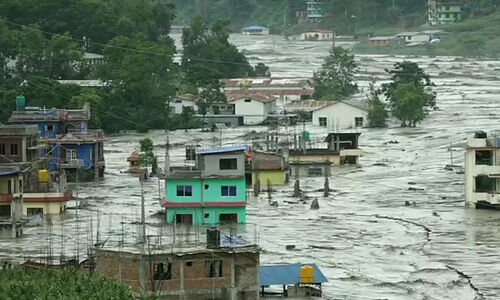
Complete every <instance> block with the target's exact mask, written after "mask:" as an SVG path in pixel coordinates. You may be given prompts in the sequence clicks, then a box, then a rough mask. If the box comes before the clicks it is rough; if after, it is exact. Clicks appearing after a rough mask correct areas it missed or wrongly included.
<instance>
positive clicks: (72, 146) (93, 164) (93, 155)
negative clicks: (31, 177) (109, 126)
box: [9, 97, 105, 180]
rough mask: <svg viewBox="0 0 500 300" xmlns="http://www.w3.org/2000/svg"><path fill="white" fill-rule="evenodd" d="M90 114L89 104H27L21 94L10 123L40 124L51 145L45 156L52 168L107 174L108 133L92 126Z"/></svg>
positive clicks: (42, 135)
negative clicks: (77, 106)
mask: <svg viewBox="0 0 500 300" xmlns="http://www.w3.org/2000/svg"><path fill="white" fill-rule="evenodd" d="M90 117H91V116H90V106H89V105H88V104H86V105H85V106H84V107H83V109H56V108H51V109H46V108H40V107H26V106H25V99H24V97H18V98H17V99H16V111H14V112H12V115H11V117H10V119H9V123H12V124H36V125H37V126H38V131H39V133H40V140H41V142H42V143H45V144H46V145H47V149H46V152H43V151H42V153H41V156H42V157H49V165H48V167H49V170H50V171H56V170H59V169H65V170H67V171H68V172H70V173H72V174H75V173H76V171H77V170H83V171H85V172H87V173H91V174H92V175H93V176H92V177H93V178H99V177H102V176H103V175H104V167H105V162H104V141H105V137H104V133H103V131H102V130H98V129H97V130H92V129H89V128H88V123H89V121H90ZM74 177H75V176H71V179H73V180H75V178H74ZM82 180H83V178H82Z"/></svg>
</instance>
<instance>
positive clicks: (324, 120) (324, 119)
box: [318, 118, 326, 127]
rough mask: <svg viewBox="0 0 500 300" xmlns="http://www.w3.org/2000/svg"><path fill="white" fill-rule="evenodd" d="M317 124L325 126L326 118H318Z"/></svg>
mask: <svg viewBox="0 0 500 300" xmlns="http://www.w3.org/2000/svg"><path fill="white" fill-rule="evenodd" d="M318 121H319V126H323V127H326V118H318Z"/></svg>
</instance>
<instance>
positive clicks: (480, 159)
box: [476, 150, 493, 166]
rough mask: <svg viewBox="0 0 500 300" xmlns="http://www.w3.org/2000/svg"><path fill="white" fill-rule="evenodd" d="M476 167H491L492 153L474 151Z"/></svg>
mask: <svg viewBox="0 0 500 300" xmlns="http://www.w3.org/2000/svg"><path fill="white" fill-rule="evenodd" d="M476 165H486V166H492V165H493V151H488V150H477V151H476Z"/></svg>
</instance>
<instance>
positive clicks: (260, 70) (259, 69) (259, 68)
mask: <svg viewBox="0 0 500 300" xmlns="http://www.w3.org/2000/svg"><path fill="white" fill-rule="evenodd" d="M255 76H257V77H271V72H270V71H269V67H268V66H266V65H265V64H264V63H263V62H260V63H258V64H257V65H255Z"/></svg>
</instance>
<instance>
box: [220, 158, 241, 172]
mask: <svg viewBox="0 0 500 300" xmlns="http://www.w3.org/2000/svg"><path fill="white" fill-rule="evenodd" d="M219 169H221V170H236V169H238V161H237V159H236V158H221V159H219Z"/></svg>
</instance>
